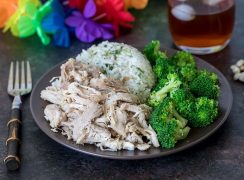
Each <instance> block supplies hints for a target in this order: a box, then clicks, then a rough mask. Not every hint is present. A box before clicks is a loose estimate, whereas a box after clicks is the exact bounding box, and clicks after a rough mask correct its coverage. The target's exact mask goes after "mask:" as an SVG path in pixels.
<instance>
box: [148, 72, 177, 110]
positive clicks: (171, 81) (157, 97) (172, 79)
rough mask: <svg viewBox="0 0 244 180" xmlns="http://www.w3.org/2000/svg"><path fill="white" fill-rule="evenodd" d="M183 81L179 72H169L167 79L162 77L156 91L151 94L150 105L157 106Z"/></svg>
mask: <svg viewBox="0 0 244 180" xmlns="http://www.w3.org/2000/svg"><path fill="white" fill-rule="evenodd" d="M180 85H181V81H180V80H179V77H178V75H177V74H175V73H173V74H168V75H167V78H166V79H160V81H159V83H158V85H157V86H156V88H155V89H154V91H153V92H152V93H151V94H150V97H149V101H148V103H149V105H150V106H153V107H156V106H157V105H159V104H160V102H161V101H162V100H163V99H164V98H165V97H166V96H167V94H168V93H169V92H170V91H172V90H173V89H174V88H178V87H179V86H180Z"/></svg>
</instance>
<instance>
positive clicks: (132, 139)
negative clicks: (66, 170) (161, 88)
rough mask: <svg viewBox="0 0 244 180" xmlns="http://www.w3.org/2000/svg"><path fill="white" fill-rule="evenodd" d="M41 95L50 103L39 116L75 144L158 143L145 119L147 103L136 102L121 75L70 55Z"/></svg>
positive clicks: (124, 145) (131, 146) (139, 145)
mask: <svg viewBox="0 0 244 180" xmlns="http://www.w3.org/2000/svg"><path fill="white" fill-rule="evenodd" d="M41 98H42V99H44V100H46V101H49V102H50V103H51V104H49V105H47V106H46V107H45V110H44V114H45V116H44V117H45V118H46V120H47V121H49V123H50V126H51V128H52V129H53V131H54V132H56V131H57V132H60V131H59V130H61V133H62V134H63V135H65V136H67V138H68V139H69V140H73V141H75V142H76V143H77V144H94V145H96V146H97V147H99V148H100V149H101V150H109V151H118V150H122V149H126V150H135V149H139V150H142V151H143V150H147V149H148V148H150V147H151V146H154V147H159V143H158V139H157V135H156V133H155V131H154V130H153V129H152V128H151V126H150V125H149V124H148V121H147V119H148V118H149V115H150V112H151V109H150V107H148V106H147V105H145V104H139V102H140V100H139V98H138V97H137V96H135V95H133V94H132V93H130V92H129V90H128V88H126V87H125V86H124V85H123V81H119V80H115V79H113V78H112V77H107V76H106V75H105V74H103V73H102V71H101V70H100V69H99V68H97V67H95V66H90V65H88V64H84V63H81V62H77V61H75V60H74V59H69V60H68V61H67V62H66V63H65V64H63V65H62V66H61V76H60V77H57V78H55V79H54V80H53V81H52V85H51V86H49V87H47V88H46V89H45V90H43V91H42V92H41ZM145 138H146V139H145Z"/></svg>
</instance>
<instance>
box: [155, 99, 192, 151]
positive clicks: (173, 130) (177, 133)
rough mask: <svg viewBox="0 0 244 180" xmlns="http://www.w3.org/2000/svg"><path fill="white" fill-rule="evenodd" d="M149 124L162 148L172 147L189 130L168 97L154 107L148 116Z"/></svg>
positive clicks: (185, 121) (185, 135)
mask: <svg viewBox="0 0 244 180" xmlns="http://www.w3.org/2000/svg"><path fill="white" fill-rule="evenodd" d="M150 124H151V125H152V127H153V128H154V130H155V131H156V133H157V137H158V140H159V142H160V144H161V146H162V147H164V148H173V147H174V146H175V144H176V143H177V141H178V140H181V139H184V138H186V137H187V135H188V133H189V131H190V128H189V127H188V126H186V124H187V120H186V119H184V118H183V117H181V116H180V115H179V114H178V112H177V111H176V110H175V108H174V103H173V101H172V100H171V99H170V98H166V99H164V100H163V102H162V103H160V105H159V106H157V107H156V108H155V110H154V111H153V112H152V114H151V117H150Z"/></svg>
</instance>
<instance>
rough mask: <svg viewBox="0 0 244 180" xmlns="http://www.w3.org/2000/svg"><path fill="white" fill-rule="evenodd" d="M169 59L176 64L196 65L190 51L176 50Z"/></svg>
mask: <svg viewBox="0 0 244 180" xmlns="http://www.w3.org/2000/svg"><path fill="white" fill-rule="evenodd" d="M171 61H173V63H174V64H175V65H176V66H178V67H184V66H192V67H196V62H195V59H194V58H193V56H192V55H191V53H189V52H186V51H178V52H177V53H176V54H175V55H174V56H172V57H171Z"/></svg>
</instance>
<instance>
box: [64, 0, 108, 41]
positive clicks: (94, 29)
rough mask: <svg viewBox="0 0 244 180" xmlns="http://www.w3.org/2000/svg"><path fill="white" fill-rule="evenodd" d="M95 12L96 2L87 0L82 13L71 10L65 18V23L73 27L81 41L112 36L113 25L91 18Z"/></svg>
mask: <svg viewBox="0 0 244 180" xmlns="http://www.w3.org/2000/svg"><path fill="white" fill-rule="evenodd" d="M95 14H96V4H95V3H94V0H88V1H87V3H86V5H85V8H84V11H83V14H82V13H80V12H79V11H73V13H72V15H71V16H69V17H68V18H66V20H65V23H66V24H67V25H68V26H70V27H73V28H75V35H76V37H77V38H78V39H79V40H80V41H83V42H93V41H94V40H96V39H99V38H102V39H111V38H113V33H112V31H113V26H112V25H111V24H100V23H97V22H95V21H94V20H93V19H92V18H93V17H94V15H95Z"/></svg>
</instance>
